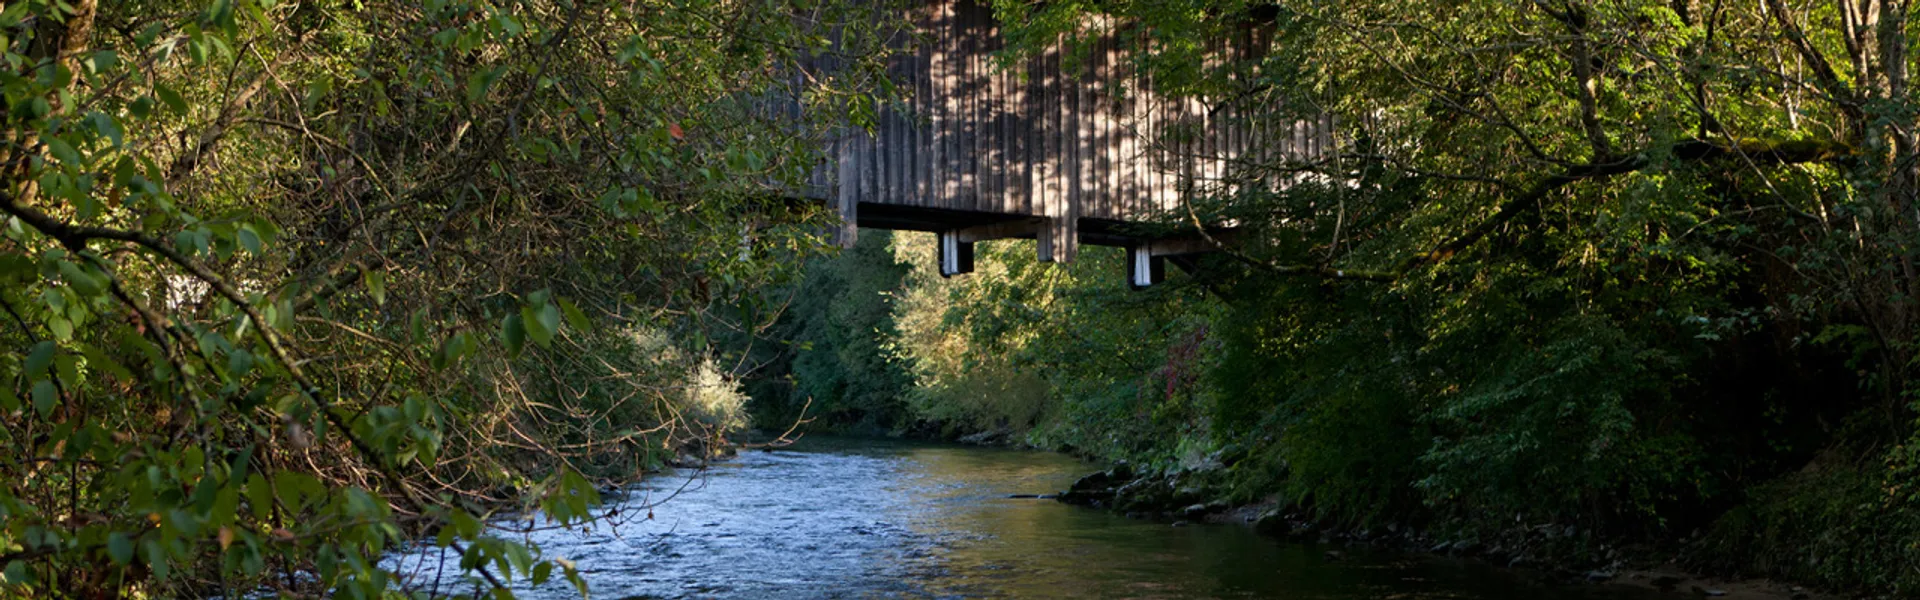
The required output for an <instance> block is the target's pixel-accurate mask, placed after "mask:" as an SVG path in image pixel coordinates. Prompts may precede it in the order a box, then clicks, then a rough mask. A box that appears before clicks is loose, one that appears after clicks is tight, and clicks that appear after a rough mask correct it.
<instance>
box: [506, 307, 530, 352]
mask: <svg viewBox="0 0 1920 600" xmlns="http://www.w3.org/2000/svg"><path fill="white" fill-rule="evenodd" d="M500 341H502V342H504V343H506V345H507V355H508V356H512V357H515V358H518V357H519V356H520V350H521V349H522V348H525V347H526V344H527V327H526V322H525V321H523V320H522V319H521V318H520V315H507V318H505V319H501V320H500Z"/></svg>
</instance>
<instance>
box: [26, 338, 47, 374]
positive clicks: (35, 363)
mask: <svg viewBox="0 0 1920 600" xmlns="http://www.w3.org/2000/svg"><path fill="white" fill-rule="evenodd" d="M53 350H54V346H53V342H51V341H46V340H42V341H41V342H40V343H38V344H34V345H33V349H31V350H28V351H27V363H26V364H25V365H24V366H25V367H26V369H25V370H23V371H21V373H23V374H25V375H27V376H29V377H31V376H34V375H39V374H41V373H45V372H46V371H47V367H49V366H52V365H53Z"/></svg>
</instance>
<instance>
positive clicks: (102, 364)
mask: <svg viewBox="0 0 1920 600" xmlns="http://www.w3.org/2000/svg"><path fill="white" fill-rule="evenodd" d="M80 354H81V355H82V356H85V357H87V366H88V367H89V368H93V369H98V370H101V371H106V372H107V374H109V375H113V376H114V377H116V378H118V379H120V380H121V381H133V372H132V371H129V370H127V368H126V367H125V366H123V365H121V364H120V363H119V362H116V361H114V360H113V357H111V356H107V353H106V352H105V351H103V350H101V349H100V348H99V347H98V346H94V345H92V344H86V345H82V346H81V347H80Z"/></svg>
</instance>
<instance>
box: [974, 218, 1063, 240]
mask: <svg viewBox="0 0 1920 600" xmlns="http://www.w3.org/2000/svg"><path fill="white" fill-rule="evenodd" d="M1045 222H1046V220H1045V219H1017V220H1013V221H1002V222H999V223H990V224H987V225H979V226H975V227H967V228H964V229H956V230H954V233H956V234H958V235H959V236H960V241H963V242H968V243H972V242H984V241H988V240H1003V239H1007V238H1030V237H1035V236H1038V235H1040V227H1041V225H1042V224H1044V223H1045Z"/></svg>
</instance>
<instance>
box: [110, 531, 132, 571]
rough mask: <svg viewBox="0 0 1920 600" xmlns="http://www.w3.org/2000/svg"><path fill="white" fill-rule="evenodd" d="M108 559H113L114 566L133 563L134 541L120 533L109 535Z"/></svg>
mask: <svg viewBox="0 0 1920 600" xmlns="http://www.w3.org/2000/svg"><path fill="white" fill-rule="evenodd" d="M107 557H108V558H111V559H113V562H114V564H121V565H124V564H127V563H131V562H133V540H130V539H127V534H124V533H120V532H118V531H115V532H113V533H109V534H107Z"/></svg>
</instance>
